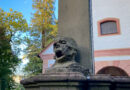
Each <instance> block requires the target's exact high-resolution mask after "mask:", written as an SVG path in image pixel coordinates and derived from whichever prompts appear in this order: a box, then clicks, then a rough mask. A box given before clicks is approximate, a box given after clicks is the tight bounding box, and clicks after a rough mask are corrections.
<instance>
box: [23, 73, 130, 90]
mask: <svg viewBox="0 0 130 90" xmlns="http://www.w3.org/2000/svg"><path fill="white" fill-rule="evenodd" d="M21 84H23V85H24V87H25V90H130V77H112V76H87V77H85V76H84V75H83V74H81V73H79V72H68V73H55V74H41V75H37V76H34V77H31V78H28V79H25V80H22V81H21Z"/></svg>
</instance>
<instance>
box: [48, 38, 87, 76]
mask: <svg viewBox="0 0 130 90" xmlns="http://www.w3.org/2000/svg"><path fill="white" fill-rule="evenodd" d="M54 52H55V56H54V59H55V60H56V62H55V64H54V65H53V66H52V67H51V68H50V69H48V70H47V71H46V73H57V72H81V73H84V74H88V73H89V72H88V70H87V69H85V68H84V67H83V66H81V65H79V63H77V62H76V55H77V53H78V47H77V43H76V42H75V40H74V39H72V38H69V37H57V38H56V39H55V41H54Z"/></svg>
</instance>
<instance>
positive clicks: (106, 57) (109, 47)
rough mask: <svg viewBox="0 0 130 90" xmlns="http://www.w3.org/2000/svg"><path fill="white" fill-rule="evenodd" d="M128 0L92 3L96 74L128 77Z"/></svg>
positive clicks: (129, 13) (96, 1) (102, 0)
mask: <svg viewBox="0 0 130 90" xmlns="http://www.w3.org/2000/svg"><path fill="white" fill-rule="evenodd" d="M129 4H130V0H92V22H93V26H92V27H93V40H94V59H95V73H96V74H102V73H105V74H109V73H110V74H111V75H130V20H129V19H130V10H129V8H130V5H129Z"/></svg>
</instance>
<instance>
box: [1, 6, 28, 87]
mask: <svg viewBox="0 0 130 90" xmlns="http://www.w3.org/2000/svg"><path fill="white" fill-rule="evenodd" d="M27 28H28V25H27V22H26V20H25V19H23V15H22V14H21V13H19V12H17V11H13V10H12V9H10V12H5V11H3V10H2V9H1V8H0V86H1V88H2V90H4V88H6V90H12V88H14V85H15V83H14V81H13V79H12V77H13V75H14V72H15V70H16V66H17V65H18V64H19V63H20V60H19V59H18V57H17V55H18V52H19V49H18V45H20V44H21V42H22V40H21V39H20V38H21V36H22V35H20V34H19V33H20V32H25V31H26V30H27Z"/></svg>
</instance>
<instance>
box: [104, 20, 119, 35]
mask: <svg viewBox="0 0 130 90" xmlns="http://www.w3.org/2000/svg"><path fill="white" fill-rule="evenodd" d="M113 33H117V25H116V22H115V21H107V22H103V23H101V34H102V35H104V34H113Z"/></svg>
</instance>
